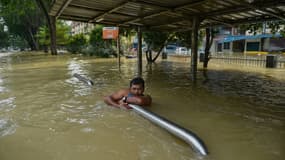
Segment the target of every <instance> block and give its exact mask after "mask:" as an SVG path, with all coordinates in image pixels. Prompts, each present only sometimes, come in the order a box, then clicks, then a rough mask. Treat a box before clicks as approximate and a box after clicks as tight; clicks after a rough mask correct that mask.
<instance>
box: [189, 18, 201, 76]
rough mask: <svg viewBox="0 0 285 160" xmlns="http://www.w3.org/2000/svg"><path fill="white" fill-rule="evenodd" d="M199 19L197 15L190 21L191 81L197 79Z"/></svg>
mask: <svg viewBox="0 0 285 160" xmlns="http://www.w3.org/2000/svg"><path fill="white" fill-rule="evenodd" d="M199 25H200V20H199V17H197V16H196V17H194V18H193V21H192V36H191V51H192V55H191V77H192V80H193V81H196V79H197V59H198V31H199Z"/></svg>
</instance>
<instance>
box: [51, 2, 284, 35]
mask: <svg viewBox="0 0 285 160" xmlns="http://www.w3.org/2000/svg"><path fill="white" fill-rule="evenodd" d="M50 15H52V16H56V17H57V18H60V19H67V20H75V21H83V22H92V23H102V24H110V25H119V26H120V25H122V26H137V25H139V26H142V27H145V28H148V29H157V30H174V29H179V30H183V29H185V30H188V29H191V21H192V18H193V17H195V16H199V17H201V19H203V20H204V21H202V23H201V25H202V27H203V26H209V25H221V24H222V25H235V24H240V23H246V22H254V21H263V20H264V21H267V20H283V21H284V20H285V1H284V0H56V1H54V3H53V6H52V8H51V10H50Z"/></svg>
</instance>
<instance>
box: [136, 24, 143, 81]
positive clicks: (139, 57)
mask: <svg viewBox="0 0 285 160" xmlns="http://www.w3.org/2000/svg"><path fill="white" fill-rule="evenodd" d="M137 37H138V49H137V61H138V62H137V64H138V77H141V76H142V31H141V27H140V26H138V30H137Z"/></svg>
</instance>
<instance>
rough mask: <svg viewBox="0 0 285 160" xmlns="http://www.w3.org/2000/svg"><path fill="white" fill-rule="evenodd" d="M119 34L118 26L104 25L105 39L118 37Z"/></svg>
mask: <svg viewBox="0 0 285 160" xmlns="http://www.w3.org/2000/svg"><path fill="white" fill-rule="evenodd" d="M118 35H119V28H118V27H103V39H117V38H118Z"/></svg>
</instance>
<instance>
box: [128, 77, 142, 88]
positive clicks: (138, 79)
mask: <svg viewBox="0 0 285 160" xmlns="http://www.w3.org/2000/svg"><path fill="white" fill-rule="evenodd" d="M133 84H134V85H138V84H140V85H142V87H143V88H144V80H143V79H142V78H141V77H136V78H134V79H132V80H131V82H130V87H131V86H132V85H133Z"/></svg>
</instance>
